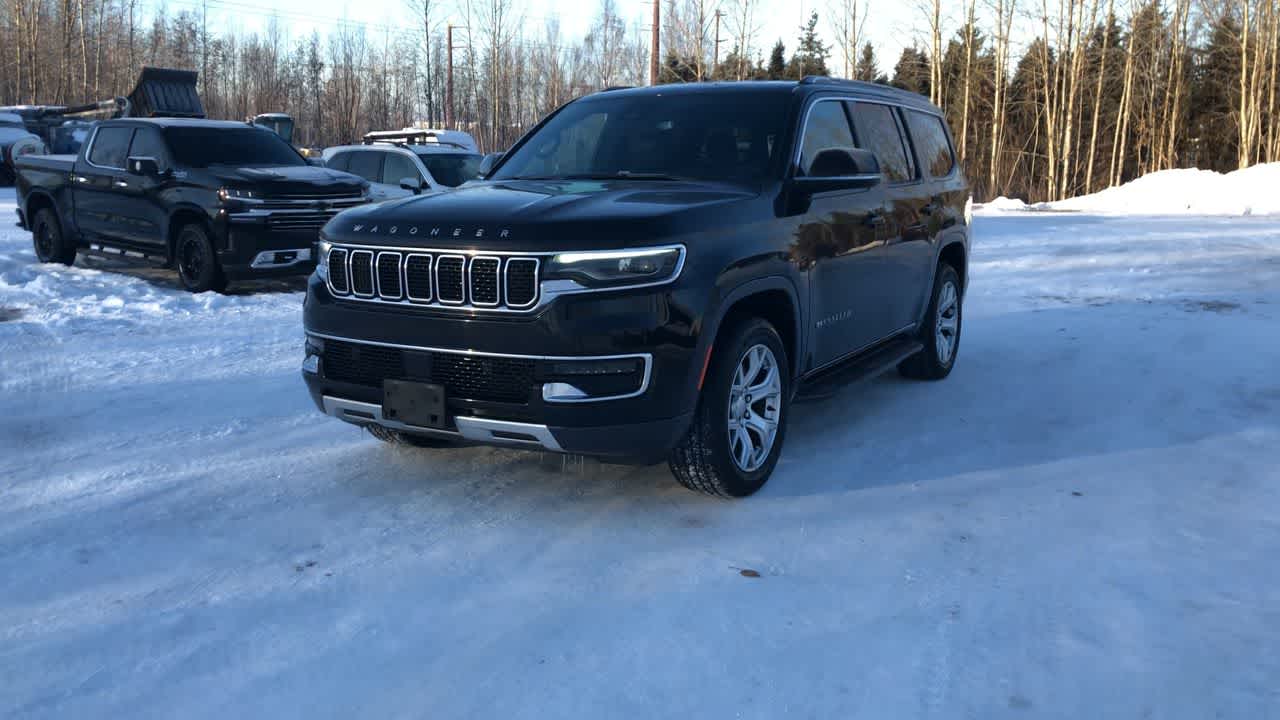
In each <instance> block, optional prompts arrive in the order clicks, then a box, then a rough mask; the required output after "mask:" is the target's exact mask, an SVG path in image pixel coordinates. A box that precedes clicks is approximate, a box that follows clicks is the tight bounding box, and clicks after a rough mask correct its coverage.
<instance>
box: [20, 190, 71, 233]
mask: <svg viewBox="0 0 1280 720" xmlns="http://www.w3.org/2000/svg"><path fill="white" fill-rule="evenodd" d="M46 209H52V210H53V215H54V217H56V218H58V224H59V225H60V226H62V227H63V228H64V229H65V228H66V224H67V223H66V220H65V219H64V218H63V217H62V213H61V212H59V210H58V203H57V202H56V201H55V200H54V199H53V196H52V195H50V194H49V193H47V192H45V191H43V190H32V191H31V193H30V194H28V195H27V201H26V202H25V203H24V205H23V212H24V213H25V217H26V222H27V225H29V226H31V227H35V222H36V213H38V212H40V211H41V210H46Z"/></svg>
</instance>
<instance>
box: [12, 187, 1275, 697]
mask: <svg viewBox="0 0 1280 720" xmlns="http://www.w3.org/2000/svg"><path fill="white" fill-rule="evenodd" d="M12 203H13V196H12V191H11V190H0V219H2V220H3V222H4V227H3V229H0V717H4V718H26V717H36V718H59V719H63V718H125V717H127V718H146V717H165V718H172V717H180V718H186V719H189V718H227V717H238V718H248V717H263V718H289V717H299V718H320V717H336V718H351V717H369V718H410V717H413V718H562V717H588V718H604V717H635V718H667V717H693V718H781V717H815V718H874V719H877V720H883V719H885V718H925V717H936V718H981V719H983V720H985V719H987V718H998V717H1036V718H1064V719H1070V720H1079V719H1080V718H1093V717H1108V718H1109V717H1116V718H1143V717H1151V718H1189V719H1190V718H1195V719H1197V720H1198V719H1202V718H1210V717H1224V718H1247V719H1249V720H1258V719H1262V718H1275V717H1277V716H1278V714H1280V553H1278V551H1280V374H1277V367H1278V365H1280V363H1278V361H1280V332H1278V331H1280V217H1271V218H1267V217H1258V216H1256V215H1255V216H1252V217H1233V218H1229V217H1196V216H1185V215H1184V216H1179V217H1169V216H1165V217H1133V216H1115V215H1112V216H1100V215H1087V214H1081V213H1034V212H1001V211H997V210H994V209H993V210H989V211H987V212H989V213H990V214H986V215H982V216H980V217H979V219H978V220H977V234H978V238H977V240H976V243H975V245H974V250H973V265H972V276H973V285H972V290H971V291H970V293H969V296H968V305H967V314H966V324H965V328H964V330H965V335H964V341H963V345H962V348H961V355H960V361H959V365H958V367H957V369H956V371H955V372H954V374H952V376H951V377H950V379H948V380H947V381H945V382H943V383H938V384H921V383H914V382H908V381H904V380H900V379H898V378H897V377H886V378H884V379H882V380H879V381H877V382H874V383H871V384H870V385H867V386H863V387H861V388H856V389H852V390H849V391H847V392H845V393H843V394H840V395H838V396H837V397H836V398H834V399H831V400H829V401H826V402H824V403H822V404H816V405H807V406H799V407H797V408H796V413H795V416H794V417H793V419H792V422H793V425H792V426H791V432H790V434H789V436H788V438H787V447H786V451H785V454H784V455H783V458H782V462H781V464H780V465H779V466H778V470H777V473H776V474H775V476H774V477H773V479H772V481H771V482H770V483H769V485H768V486H767V487H766V488H765V489H764V490H763V491H762V492H761V493H760V494H759V495H758V496H756V497H754V498H751V499H749V500H745V501H740V502H723V501H717V500H711V499H707V498H703V497H700V496H698V495H694V494H692V493H689V492H687V491H684V490H682V489H680V488H678V487H677V486H676V485H675V483H674V482H673V481H672V480H671V479H670V477H669V476H668V474H667V471H666V469H665V468H663V467H653V468H640V469H627V468H617V467H609V466H602V465H599V464H596V463H594V462H590V461H588V462H585V463H581V464H579V463H576V462H569V461H565V460H562V459H561V458H558V457H554V456H541V455H537V454H531V453H525V452H518V451H509V450H498V449H488V448H471V449H463V450H455V451H428V450H413V449H392V448H387V447H384V446H383V445H381V444H380V443H378V442H376V441H374V440H372V439H370V438H367V437H364V436H362V435H361V434H360V432H359V431H357V430H356V429H354V428H352V427H350V426H346V425H343V424H341V423H338V422H336V421H333V420H330V419H328V418H324V417H321V416H320V415H318V414H317V413H316V412H315V410H314V409H313V408H312V406H311V404H310V401H309V400H308V398H307V396H306V393H305V391H304V389H303V385H302V381H301V380H300V378H299V376H298V368H297V366H298V362H299V360H300V359H301V357H300V349H301V348H300V345H301V339H302V338H301V330H300V327H299V321H300V318H299V314H300V313H299V304H300V299H301V298H300V295H299V294H298V292H297V286H296V285H292V286H290V285H284V286H268V287H264V288H258V292H255V293H252V294H240V295H234V296H217V295H201V296H196V297H192V296H189V295H187V294H185V293H183V292H181V291H180V290H178V289H176V287H175V286H174V282H173V280H172V278H171V277H170V276H168V275H167V274H165V273H156V272H150V271H139V270H132V269H129V270H125V269H120V268H107V269H105V270H104V269H86V267H85V266H84V265H85V264H84V261H83V260H82V261H81V262H80V263H79V264H78V265H77V267H75V268H71V269H65V268H58V267H52V266H37V265H35V264H34V257H33V254H32V251H31V247H30V241H29V236H28V235H27V234H26V233H23V232H20V231H18V230H17V229H16V228H12V227H11V226H9V219H10V218H11V217H12V211H11V208H12ZM92 264H93V265H94V266H95V267H98V268H102V267H103V265H102V263H100V262H99V263H92ZM743 569H751V570H755V571H757V572H758V573H759V576H760V577H758V578H757V577H747V576H744V575H743V574H741V570H743Z"/></svg>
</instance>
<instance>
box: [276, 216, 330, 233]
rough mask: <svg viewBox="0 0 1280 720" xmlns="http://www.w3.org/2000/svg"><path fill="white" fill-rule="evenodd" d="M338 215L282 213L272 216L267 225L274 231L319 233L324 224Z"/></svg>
mask: <svg viewBox="0 0 1280 720" xmlns="http://www.w3.org/2000/svg"><path fill="white" fill-rule="evenodd" d="M334 215H337V213H336V212H314V213H299V212H291V213H280V214H278V215H272V216H271V217H270V218H269V219H268V220H267V225H269V226H270V227H271V229H272V230H312V231H318V230H319V229H320V228H322V227H324V224H325V223H327V222H329V220H330V219H331V218H332V217H333V216H334Z"/></svg>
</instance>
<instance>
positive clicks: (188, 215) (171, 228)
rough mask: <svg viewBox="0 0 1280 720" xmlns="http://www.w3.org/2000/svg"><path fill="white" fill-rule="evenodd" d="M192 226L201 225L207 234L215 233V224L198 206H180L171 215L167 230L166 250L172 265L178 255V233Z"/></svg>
mask: <svg viewBox="0 0 1280 720" xmlns="http://www.w3.org/2000/svg"><path fill="white" fill-rule="evenodd" d="M192 224H195V225H200V226H201V227H203V228H204V229H205V232H208V233H212V232H213V224H212V223H210V222H209V216H208V214H207V213H206V212H205V211H204V210H202V209H200V208H199V207H197V206H194V205H179V206H178V207H176V208H174V210H173V211H172V212H171V213H169V223H168V226H167V227H166V228H165V250H166V252H167V253H168V254H169V262H170V263H172V262H173V261H174V257H175V255H176V244H177V242H178V233H179V232H180V231H181V230H182V228H183V227H185V226H187V225H192ZM211 239H212V238H211Z"/></svg>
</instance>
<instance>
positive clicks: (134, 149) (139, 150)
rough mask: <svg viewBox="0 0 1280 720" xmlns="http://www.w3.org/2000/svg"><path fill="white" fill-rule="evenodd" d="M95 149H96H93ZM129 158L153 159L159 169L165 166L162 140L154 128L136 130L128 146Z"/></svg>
mask: <svg viewBox="0 0 1280 720" xmlns="http://www.w3.org/2000/svg"><path fill="white" fill-rule="evenodd" d="M95 149H96V148H95ZM129 157H149V158H155V159H156V161H157V162H159V163H160V166H161V167H164V166H165V157H166V154H165V150H164V138H162V137H160V131H159V130H156V129H154V128H138V130H137V132H135V133H134V134H133V144H132V145H130V146H129Z"/></svg>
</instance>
